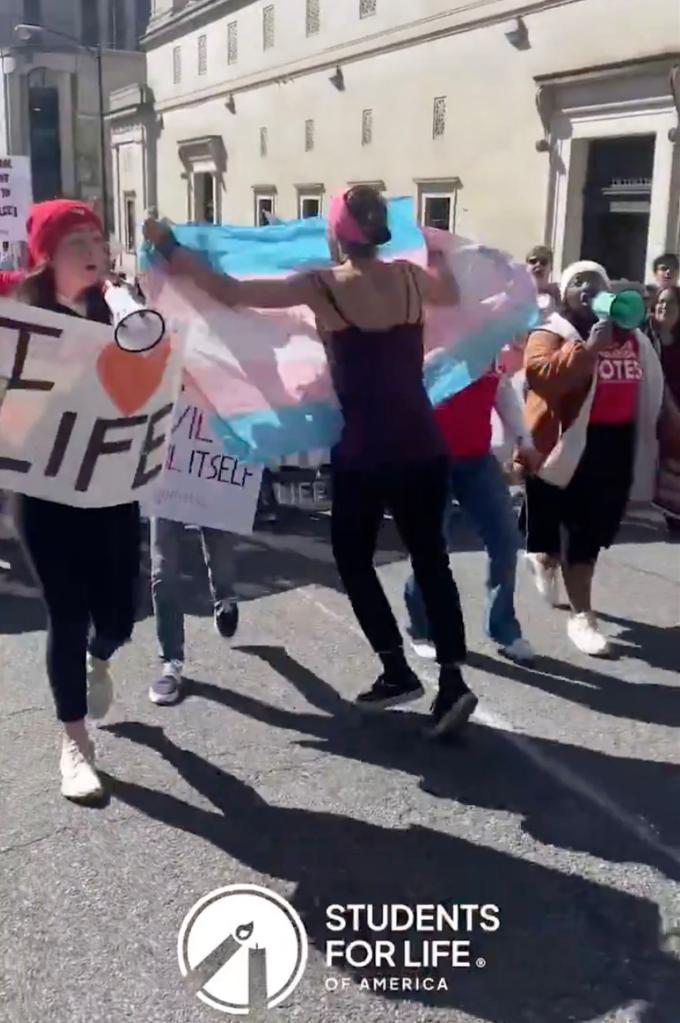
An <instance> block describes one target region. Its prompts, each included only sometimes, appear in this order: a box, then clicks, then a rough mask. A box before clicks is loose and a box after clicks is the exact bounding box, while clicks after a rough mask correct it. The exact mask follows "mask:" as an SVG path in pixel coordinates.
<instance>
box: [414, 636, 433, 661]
mask: <svg viewBox="0 0 680 1023" xmlns="http://www.w3.org/2000/svg"><path fill="white" fill-rule="evenodd" d="M410 643H411V650H413V653H414V654H416V656H417V657H422V658H423V659H424V660H426V661H435V660H436V659H437V651H436V650H435V646H434V643H430V641H429V639H411V640H410Z"/></svg>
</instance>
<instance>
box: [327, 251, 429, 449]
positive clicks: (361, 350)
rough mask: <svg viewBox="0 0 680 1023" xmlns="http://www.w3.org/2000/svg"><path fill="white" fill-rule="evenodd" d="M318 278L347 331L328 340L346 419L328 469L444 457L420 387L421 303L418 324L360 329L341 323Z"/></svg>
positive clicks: (342, 317)
mask: <svg viewBox="0 0 680 1023" xmlns="http://www.w3.org/2000/svg"><path fill="white" fill-rule="evenodd" d="M408 272H409V271H408V269H407V273H408ZM317 279H318V281H319V285H320V287H321V289H322V290H323V292H324V295H325V297H326V298H327V299H328V301H329V302H330V304H331V305H332V306H333V308H334V309H335V311H336V312H337V314H338V316H340V318H341V319H342V320H344V322H345V323H346V324H347V326H346V327H345V328H344V329H342V330H336V331H332V332H330V333H329V334H327V335H326V347H327V352H328V359H329V364H330V369H331V377H332V380H333V385H334V387H335V391H336V394H337V396H338V400H339V402H340V407H341V410H342V414H343V417H344V420H345V422H344V428H343V432H342V436H341V438H340V440H339V441H338V443H337V445H336V446H335V448H334V449H333V462H334V464H335V465H338V466H344V467H346V468H355V469H372V468H378V467H380V466H390V465H395V464H399V463H401V462H408V461H411V462H413V461H427V460H430V459H433V458H438V457H439V456H441V455H445V454H446V445H445V443H444V440H443V437H442V435H441V432H440V430H439V427H438V425H437V422H436V420H435V417H434V411H433V409H432V405H431V404H430V399H429V398H428V396H427V391H426V390H425V383H424V380H423V359H424V346H423V324H422V299H420V296H419V308H418V309H417V310H415V312H416V315H417V321H416V322H407V323H402V324H399V325H397V326H395V327H390V328H389V329H388V330H365V329H364V328H362V327H358V326H356V325H355V324H353V323H351V321H349V320H348V319H347V317H346V316H345V315H344V313H343V312H342V311H341V310H340V308H339V306H338V302H337V299H336V297H335V295H334V294H333V292H332V291H331V289H330V288H329V287H328V285H327V284H326V283H325V282H324V281H323V280H321V278H320V277H319V278H317ZM413 281H414V284H415V277H414V278H413ZM405 283H406V284H407V285H408V281H406V282H405ZM416 291H417V285H416ZM409 305H410V302H409ZM410 318H411V310H410V308H409V309H407V319H410Z"/></svg>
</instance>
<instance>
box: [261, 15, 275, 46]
mask: <svg viewBox="0 0 680 1023" xmlns="http://www.w3.org/2000/svg"><path fill="white" fill-rule="evenodd" d="M273 45H274V4H269V5H268V6H267V7H264V8H263V9H262V47H263V49H265V50H271V48H272V46H273Z"/></svg>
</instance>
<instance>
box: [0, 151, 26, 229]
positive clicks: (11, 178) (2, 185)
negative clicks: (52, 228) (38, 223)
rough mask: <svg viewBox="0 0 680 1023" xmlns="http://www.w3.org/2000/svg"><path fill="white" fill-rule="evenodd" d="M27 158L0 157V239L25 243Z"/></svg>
mask: <svg viewBox="0 0 680 1023" xmlns="http://www.w3.org/2000/svg"><path fill="white" fill-rule="evenodd" d="M31 202H32V187H31V160H30V157H28V156H0V242H25V241H26V219H27V217H28V211H29V209H30V208H31Z"/></svg>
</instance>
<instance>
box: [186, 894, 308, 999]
mask: <svg viewBox="0 0 680 1023" xmlns="http://www.w3.org/2000/svg"><path fill="white" fill-rule="evenodd" d="M177 954H178V957H179V967H180V970H181V972H182V976H183V977H185V978H186V980H187V982H188V984H189V986H190V988H191V990H192V991H193V992H194V994H195V995H196V996H197V997H198V998H200V1000H201V1001H202V1002H205V1003H206V1005H210V1006H212V1008H213V1009H217V1010H218V1011H219V1012H223V1013H227V1014H230V1015H236V1016H247V1015H248V1014H257V1013H261V1012H262V1010H265V1009H274V1008H276V1006H277V1005H280V1004H281V1003H282V1002H284V1001H285V1000H286V998H288V997H289V995H291V994H292V993H293V991H294V990H295V988H296V987H297V986H298V984H299V983H300V981H301V980H302V976H303V974H304V972H305V967H306V965H307V955H308V942H307V934H306V931H305V928H304V925H303V923H302V920H301V919H300V917H299V915H298V913H297V912H296V911H295V910H294V909H293V907H292V906H291V905H290V903H288V902H287V901H286V900H285V899H284V898H282V897H281V896H280V895H277V894H276V893H275V892H272V891H269V889H267V888H261V887H260V886H259V885H249V884H243V885H229V886H228V887H226V888H218V889H217V890H216V891H213V892H210V893H209V894H208V895H206V896H204V897H203V898H202V899H200V900H199V901H198V902H197V903H196V905H195V906H193V908H192V909H191V910H190V911H189V913H188V914H187V916H186V917H185V919H184V922H183V923H182V926H181V927H180V931H179V938H178V941H177Z"/></svg>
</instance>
